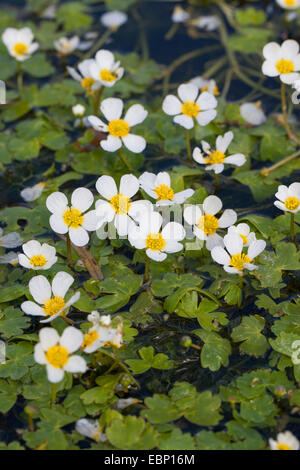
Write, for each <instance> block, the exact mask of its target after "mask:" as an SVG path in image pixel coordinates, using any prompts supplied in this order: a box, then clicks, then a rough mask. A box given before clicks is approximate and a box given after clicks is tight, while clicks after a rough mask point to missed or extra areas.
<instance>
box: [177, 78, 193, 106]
mask: <svg viewBox="0 0 300 470" xmlns="http://www.w3.org/2000/svg"><path fill="white" fill-rule="evenodd" d="M177 93H178V96H179V98H180V99H181V101H182V102H183V103H186V102H187V101H196V98H197V96H198V87H196V86H195V85H193V84H192V83H184V84H183V85H180V86H179V87H178V90H177Z"/></svg>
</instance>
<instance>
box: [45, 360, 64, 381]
mask: <svg viewBox="0 0 300 470" xmlns="http://www.w3.org/2000/svg"><path fill="white" fill-rule="evenodd" d="M46 370H47V377H48V380H49V382H51V383H58V382H60V381H61V380H62V379H63V378H64V371H63V369H59V368H58V367H52V366H51V365H50V364H47V365H46Z"/></svg>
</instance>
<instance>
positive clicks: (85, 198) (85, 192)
mask: <svg viewBox="0 0 300 470" xmlns="http://www.w3.org/2000/svg"><path fill="white" fill-rule="evenodd" d="M93 202H94V196H93V193H92V191H90V190H89V189H87V188H77V189H75V191H73V193H72V198H71V203H72V206H73V207H75V208H76V209H78V210H80V212H85V211H87V210H88V209H89V208H90V207H91V205H92V204H93Z"/></svg>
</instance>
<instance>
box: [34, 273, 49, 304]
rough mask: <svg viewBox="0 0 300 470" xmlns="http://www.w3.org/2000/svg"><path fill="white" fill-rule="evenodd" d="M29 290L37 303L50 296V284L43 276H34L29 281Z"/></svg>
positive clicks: (43, 301) (42, 302) (44, 300)
mask: <svg viewBox="0 0 300 470" xmlns="http://www.w3.org/2000/svg"><path fill="white" fill-rule="evenodd" d="M29 292H30V294H31V295H32V297H33V298H34V300H35V301H36V302H37V303H39V304H44V303H45V302H46V300H48V299H50V298H51V286H50V283H49V281H48V280H47V278H46V277H45V276H34V277H32V278H31V279H30V281H29Z"/></svg>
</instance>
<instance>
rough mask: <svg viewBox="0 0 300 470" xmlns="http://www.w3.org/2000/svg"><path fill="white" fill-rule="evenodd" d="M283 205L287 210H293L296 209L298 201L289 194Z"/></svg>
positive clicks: (299, 203)
mask: <svg viewBox="0 0 300 470" xmlns="http://www.w3.org/2000/svg"><path fill="white" fill-rule="evenodd" d="M284 205H285V207H286V208H287V209H288V210H289V211H295V210H296V209H298V207H299V205H300V201H299V199H298V198H297V197H295V196H291V197H288V198H287V199H286V201H285V203H284Z"/></svg>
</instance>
